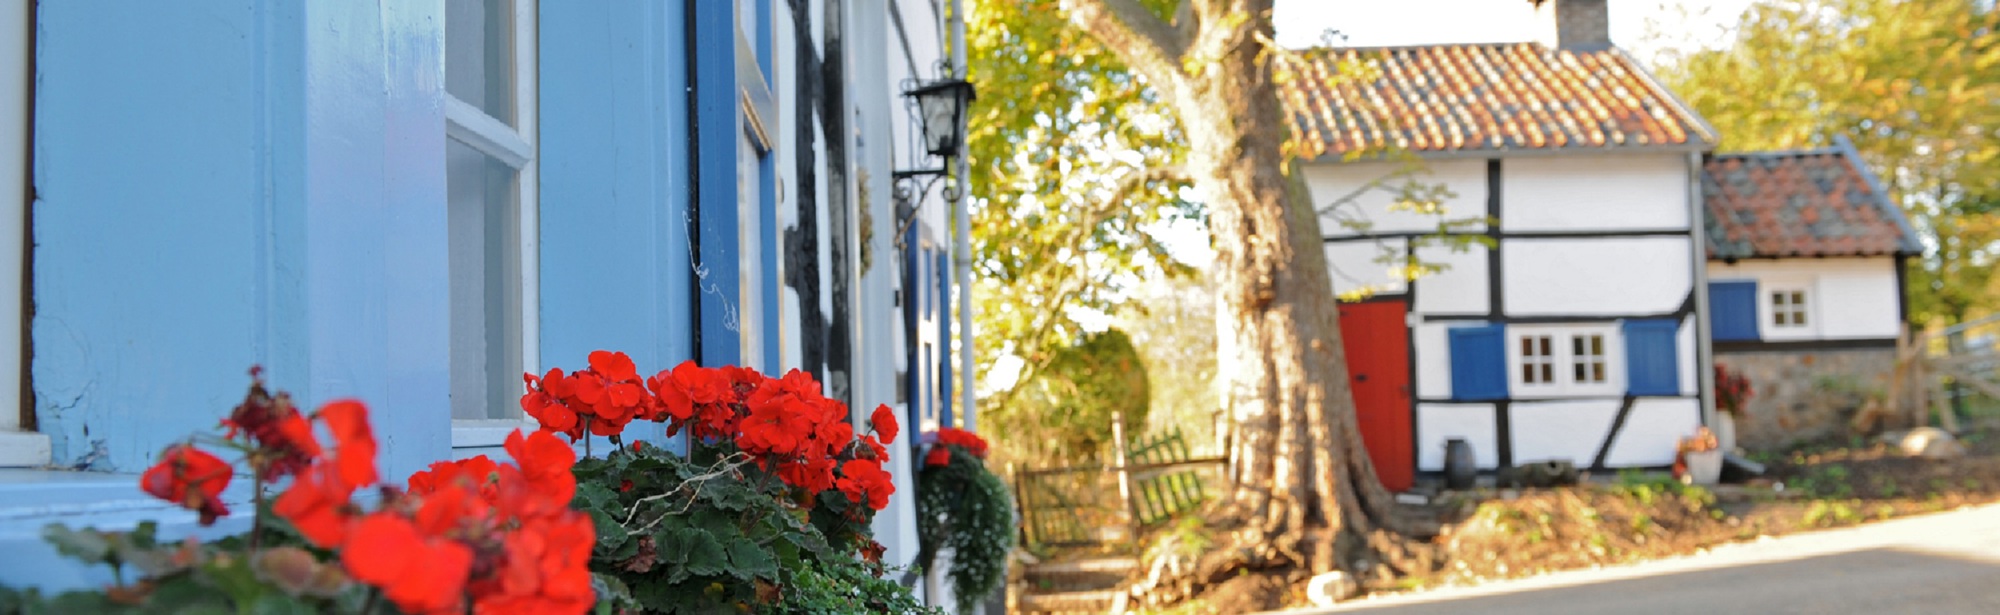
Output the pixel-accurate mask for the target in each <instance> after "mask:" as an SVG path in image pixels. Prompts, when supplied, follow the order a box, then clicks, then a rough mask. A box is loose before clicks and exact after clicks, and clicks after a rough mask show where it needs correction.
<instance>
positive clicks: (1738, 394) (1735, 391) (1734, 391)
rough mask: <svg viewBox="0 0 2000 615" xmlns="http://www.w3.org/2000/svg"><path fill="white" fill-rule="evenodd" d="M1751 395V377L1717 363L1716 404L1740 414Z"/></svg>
mask: <svg viewBox="0 0 2000 615" xmlns="http://www.w3.org/2000/svg"><path fill="white" fill-rule="evenodd" d="M1751 395H1752V392H1751V390H1750V377H1748V376H1745V375H1743V373H1742V372H1737V371H1733V370H1731V369H1729V368H1728V367H1727V366H1725V365H1723V364H1721V363H1717V364H1715V405H1717V406H1721V407H1722V409H1723V410H1726V411H1729V412H1735V413H1739V414H1740V413H1742V412H1743V407H1744V404H1747V403H1749V402H1750V396H1751Z"/></svg>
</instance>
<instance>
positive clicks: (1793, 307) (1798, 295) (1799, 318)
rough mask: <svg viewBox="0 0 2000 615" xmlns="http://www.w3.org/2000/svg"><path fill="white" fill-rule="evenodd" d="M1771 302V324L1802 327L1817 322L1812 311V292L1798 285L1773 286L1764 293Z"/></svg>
mask: <svg viewBox="0 0 2000 615" xmlns="http://www.w3.org/2000/svg"><path fill="white" fill-rule="evenodd" d="M1765 297H1766V298H1767V299H1768V300H1769V301H1770V303H1771V326H1772V327H1774V328H1779V329H1804V328H1807V327H1811V326H1813V325H1815V324H1819V319H1818V318H1815V317H1814V316H1813V313H1812V305H1813V300H1812V294H1811V293H1808V292H1806V289H1805V288H1803V287H1798V286H1774V287H1772V288H1771V289H1770V290H1769V291H1767V292H1766V293H1765Z"/></svg>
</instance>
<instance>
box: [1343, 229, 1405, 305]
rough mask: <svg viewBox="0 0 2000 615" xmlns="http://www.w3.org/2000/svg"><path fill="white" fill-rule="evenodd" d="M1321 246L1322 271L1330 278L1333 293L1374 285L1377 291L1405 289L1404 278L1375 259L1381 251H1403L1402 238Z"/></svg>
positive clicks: (1391, 252) (1379, 255) (1388, 291)
mask: <svg viewBox="0 0 2000 615" xmlns="http://www.w3.org/2000/svg"><path fill="white" fill-rule="evenodd" d="M1325 245H1326V248H1325V249H1326V266H1327V272H1326V274H1327V277H1328V278H1329V279H1330V280H1332V281H1333V292H1334V293H1335V294H1336V295H1338V294H1339V293H1344V292H1348V291H1351V290H1356V289H1360V288H1374V289H1375V292H1376V293H1378V294H1381V293H1400V292H1403V291H1404V290H1405V289H1406V288H1408V284H1407V283H1406V281H1405V280H1403V278H1402V277H1401V276H1398V275H1396V273H1395V272H1393V271H1391V270H1390V263H1380V262H1376V259H1378V258H1382V256H1383V255H1384V254H1385V250H1386V251H1387V252H1386V253H1389V254H1396V255H1401V254H1403V253H1404V247H1403V245H1404V242H1403V240H1401V239H1380V240H1357V241H1336V242H1332V243H1328V244H1325Z"/></svg>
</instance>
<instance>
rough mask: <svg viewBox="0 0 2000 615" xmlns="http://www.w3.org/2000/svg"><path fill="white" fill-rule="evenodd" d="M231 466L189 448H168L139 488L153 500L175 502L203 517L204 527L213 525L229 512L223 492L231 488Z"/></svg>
mask: <svg viewBox="0 0 2000 615" xmlns="http://www.w3.org/2000/svg"><path fill="white" fill-rule="evenodd" d="M230 474H231V469H230V467H229V463H228V462H226V461H223V460H222V459H221V458H219V457H216V456H215V455H210V454H208V453H207V452H206V451H203V450H201V449H198V448H195V447H193V446H191V445H187V444H177V445H174V446H171V447H168V448H167V450H166V452H165V453H163V454H161V455H160V462H159V463H158V464H156V465H154V466H153V467H151V468H148V469H147V470H146V473H145V474H142V475H140V476H139V488H140V489H143V490H145V491H146V493H150V494H152V495H153V497H156V498H160V499H162V500H166V501H169V502H173V503H175V504H178V505H180V506H183V507H186V508H187V509H189V510H193V511H196V512H198V513H201V524H202V525H210V524H213V523H215V520H216V519H218V518H220V517H222V516H223V515H227V514H229V508H228V507H226V506H224V505H223V504H222V490H224V489H227V488H229V478H230Z"/></svg>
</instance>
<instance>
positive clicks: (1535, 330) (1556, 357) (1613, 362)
mask: <svg viewBox="0 0 2000 615" xmlns="http://www.w3.org/2000/svg"><path fill="white" fill-rule="evenodd" d="M1508 338H1509V343H1510V344H1511V346H1510V347H1511V348H1513V353H1512V356H1510V357H1508V361H1509V365H1508V368H1509V369H1510V370H1512V373H1513V374H1514V382H1513V387H1514V392H1515V396H1516V397H1531V398H1532V397H1577V396H1592V395H1616V394H1618V392H1619V390H1620V387H1623V386H1624V382H1623V378H1622V377H1621V376H1620V373H1621V371H1620V370H1622V369H1623V366H1622V365H1621V364H1620V363H1619V360H1620V357H1622V356H1623V355H1621V354H1620V353H1621V352H1623V350H1622V349H1623V346H1620V341H1619V338H1618V336H1617V330H1616V329H1615V328H1614V327H1613V326H1611V325H1601V324H1587V325H1586V324H1575V325H1519V326H1509V327H1508Z"/></svg>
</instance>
